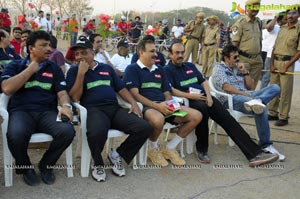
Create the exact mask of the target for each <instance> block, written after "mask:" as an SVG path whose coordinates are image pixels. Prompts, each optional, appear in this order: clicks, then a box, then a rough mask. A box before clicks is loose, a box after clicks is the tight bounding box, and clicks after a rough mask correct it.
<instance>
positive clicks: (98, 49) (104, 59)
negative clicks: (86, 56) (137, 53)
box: [89, 33, 122, 76]
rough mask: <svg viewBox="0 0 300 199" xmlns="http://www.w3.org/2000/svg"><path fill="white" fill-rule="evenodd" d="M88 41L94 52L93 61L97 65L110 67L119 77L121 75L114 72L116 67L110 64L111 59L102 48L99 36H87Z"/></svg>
mask: <svg viewBox="0 0 300 199" xmlns="http://www.w3.org/2000/svg"><path fill="white" fill-rule="evenodd" d="M89 40H90V42H92V44H93V48H94V51H95V57H94V60H96V61H98V62H99V63H104V64H108V65H110V66H111V67H112V68H113V69H114V70H115V72H116V73H117V74H118V75H119V76H121V75H122V74H121V73H119V71H118V70H116V67H115V66H114V65H113V64H112V63H111V58H110V56H109V54H108V52H107V51H106V50H104V49H103V48H102V38H101V35H100V34H96V33H93V34H91V35H90V36H89Z"/></svg>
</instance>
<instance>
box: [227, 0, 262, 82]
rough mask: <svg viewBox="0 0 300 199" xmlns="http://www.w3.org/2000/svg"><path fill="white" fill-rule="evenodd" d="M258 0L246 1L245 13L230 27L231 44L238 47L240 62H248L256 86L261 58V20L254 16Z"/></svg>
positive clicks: (256, 12) (256, 11)
mask: <svg viewBox="0 0 300 199" xmlns="http://www.w3.org/2000/svg"><path fill="white" fill-rule="evenodd" d="M259 6H260V0H247V1H246V15H245V16H244V17H242V18H241V19H239V20H238V21H237V22H236V23H235V24H234V25H233V29H232V44H233V45H235V46H238V47H239V55H240V62H243V63H249V65H247V69H248V70H249V72H250V77H251V78H252V79H253V80H254V86H255V87H256V85H257V82H258V80H259V79H260V76H261V70H262V66H263V60H262V57H261V55H260V53H261V41H262V21H261V20H260V19H259V18H258V17H256V15H257V14H258V12H259Z"/></svg>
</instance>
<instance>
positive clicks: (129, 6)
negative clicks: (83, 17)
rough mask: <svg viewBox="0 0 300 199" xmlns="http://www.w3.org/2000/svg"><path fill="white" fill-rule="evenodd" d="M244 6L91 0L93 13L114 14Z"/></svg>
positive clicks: (223, 1) (201, 0)
mask: <svg viewBox="0 0 300 199" xmlns="http://www.w3.org/2000/svg"><path fill="white" fill-rule="evenodd" d="M234 1H235V2H237V3H239V4H241V6H242V7H243V6H245V1H246V0H91V5H92V6H93V7H94V14H99V13H103V14H114V13H120V12H121V11H126V10H136V11H162V12H164V11H169V10H177V9H184V8H189V7H195V6H200V7H209V8H214V9H217V10H223V11H225V12H229V11H230V10H231V6H232V2H234ZM272 3H273V4H280V3H281V4H288V5H290V4H294V3H299V0H262V1H261V4H272Z"/></svg>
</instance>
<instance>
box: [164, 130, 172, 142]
mask: <svg viewBox="0 0 300 199" xmlns="http://www.w3.org/2000/svg"><path fill="white" fill-rule="evenodd" d="M170 131H171V129H168V130H167V133H166V137H165V142H167V141H168V137H169V134H170Z"/></svg>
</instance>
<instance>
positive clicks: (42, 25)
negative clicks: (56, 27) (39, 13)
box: [34, 17, 48, 32]
mask: <svg viewBox="0 0 300 199" xmlns="http://www.w3.org/2000/svg"><path fill="white" fill-rule="evenodd" d="M34 22H35V23H37V24H38V27H39V28H41V29H42V30H44V31H46V32H47V31H48V29H47V19H46V18H45V17H43V18H40V17H37V18H35V20H34Z"/></svg>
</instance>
